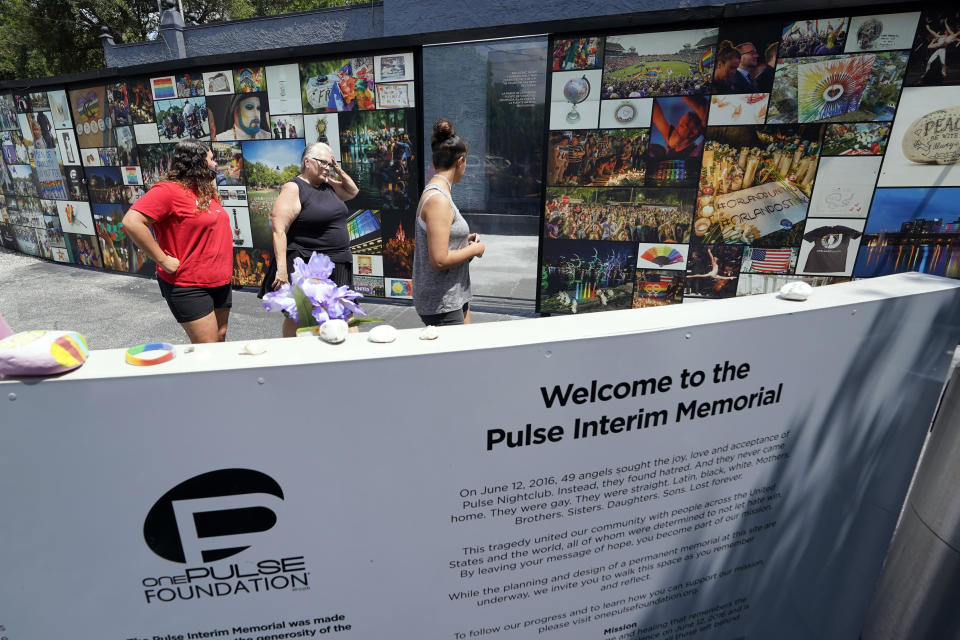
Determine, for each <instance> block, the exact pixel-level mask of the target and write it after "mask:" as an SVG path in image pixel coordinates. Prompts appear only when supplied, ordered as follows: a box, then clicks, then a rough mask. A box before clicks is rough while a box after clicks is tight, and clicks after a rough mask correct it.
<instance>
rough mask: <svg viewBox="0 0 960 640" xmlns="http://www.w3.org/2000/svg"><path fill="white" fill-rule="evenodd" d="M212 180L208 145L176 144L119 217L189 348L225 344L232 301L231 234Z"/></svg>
mask: <svg viewBox="0 0 960 640" xmlns="http://www.w3.org/2000/svg"><path fill="white" fill-rule="evenodd" d="M216 175H217V162H216V160H214V159H213V153H212V152H211V151H210V148H209V147H208V146H207V145H205V144H204V143H202V142H200V141H198V140H193V139H188V140H182V141H181V142H179V143H178V144H177V147H176V149H175V150H174V152H173V162H172V163H171V167H170V171H168V172H167V175H166V177H165V178H164V179H163V180H161V181H160V182H158V183H157V184H155V185H153V187H152V188H151V189H150V191H148V192H147V193H146V195H144V196H142V197H141V198H139V199H138V200H137V201H136V202H134V203H133V206H132V207H131V208H130V210H129V211H127V213H126V215H125V216H124V217H123V228H124V230H125V231H126V232H127V234H128V235H129V236H130V238H131V239H132V240H133V242H134V243H135V244H136V245H137V246H138V247H140V249H142V250H143V251H144V252H145V253H146V254H147V255H148V256H150V258H152V259H153V261H154V262H156V263H157V279H158V282H159V284H160V293H161V294H162V295H163V297H164V299H165V300H166V301H167V306H169V307H170V311H172V312H173V317H174V318H176V320H177V322H179V323H180V326H181V327H183V329H184V331H186V332H187V337H188V338H190V342H193V343H199V342H223V341H224V340H225V339H226V336H227V317H228V316H229V315H230V306H231V304H232V299H231V291H230V277H231V275H232V268H233V234H232V232H231V230H230V219H229V216H228V215H227V212H226V211H224V209H223V207H222V206H220V195H219V194H218V193H217V189H216V186H215V185H214V178H215V177H216ZM151 227H152V228H153V234H151V233H150V228H151ZM154 236H156V239H154Z"/></svg>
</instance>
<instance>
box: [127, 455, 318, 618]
mask: <svg viewBox="0 0 960 640" xmlns="http://www.w3.org/2000/svg"><path fill="white" fill-rule="evenodd" d="M283 499H284V496H283V489H282V488H281V487H280V485H279V484H278V483H277V481H276V480H274V479H273V478H271V477H270V476H268V475H267V474H265V473H262V472H260V471H254V470H252V469H219V470H217V471H210V472H208V473H204V474H201V475H199V476H194V477H193V478H190V479H189V480H185V481H184V482H181V483H180V484H178V485H177V486H175V487H173V488H172V489H170V490H169V491H167V492H166V493H165V494H163V496H161V497H160V499H159V500H157V501H156V502H155V503H154V505H153V507H151V508H150V511H149V512H148V513H147V517H146V519H145V520H144V523H143V539H144V541H145V542H146V543H147V546H148V547H150V549H151V550H152V551H153V552H154V553H155V554H157V555H158V556H160V557H161V558H163V559H164V560H168V561H169V562H173V563H177V564H181V565H186V566H185V568H184V569H183V570H182V571H181V572H178V573H176V574H173V575H161V576H151V577H147V578H144V579H143V580H141V585H142V586H143V587H144V596H145V597H146V600H147V602H148V603H153V602H173V601H179V600H193V599H201V598H208V597H222V596H229V595H236V594H242V593H259V592H264V591H271V590H273V591H276V590H285V589H289V590H299V589H307V588H309V583H308V578H307V576H308V572H307V571H306V561H305V560H304V557H303V556H302V555H290V556H287V555H285V554H284V556H283V557H275V558H267V559H262V560H258V561H249V560H247V561H235V562H232V563H227V564H225V563H222V562H218V561H220V560H224V559H226V558H230V557H231V556H235V555H237V554H239V553H241V552H243V551H246V550H247V549H250V548H252V547H255V546H256V544H257V542H258V541H261V540H263V536H266V535H269V533H268V532H269V531H270V530H271V529H272V528H273V527H274V525H276V524H277V511H279V510H280V508H279V507H280V506H282V503H283Z"/></svg>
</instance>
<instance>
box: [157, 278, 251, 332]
mask: <svg viewBox="0 0 960 640" xmlns="http://www.w3.org/2000/svg"><path fill="white" fill-rule="evenodd" d="M157 282H159V283H160V294H161V295H162V296H163V299H164V300H166V301H167V306H168V307H170V312H171V313H173V317H174V318H176V320H177V322H180V323H184V322H191V321H193V320H199V319H200V318H202V317H204V316H206V315H208V314H209V313H211V312H212V311H213V310H214V309H229V308H230V307H231V306H233V291H232V290H231V289H230V285H229V284H225V285H223V286H222V287H178V286H177V285H174V284H170V283H169V282H167V281H166V280H162V279H160V278H157Z"/></svg>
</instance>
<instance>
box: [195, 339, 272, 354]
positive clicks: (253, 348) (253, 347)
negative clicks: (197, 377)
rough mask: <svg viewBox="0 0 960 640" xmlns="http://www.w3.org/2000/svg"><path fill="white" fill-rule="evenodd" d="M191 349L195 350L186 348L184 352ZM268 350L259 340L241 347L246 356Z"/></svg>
mask: <svg viewBox="0 0 960 640" xmlns="http://www.w3.org/2000/svg"><path fill="white" fill-rule="evenodd" d="M191 351H193V349H190V350H189V351H187V350H186V349H184V353H190V352H191ZM266 352H267V348H266V347H265V346H263V345H262V344H260V343H259V342H248V343H246V344H245V345H243V346H242V347H240V353H241V355H245V356H259V355H260V354H262V353H266Z"/></svg>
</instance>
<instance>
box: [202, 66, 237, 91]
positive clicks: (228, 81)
mask: <svg viewBox="0 0 960 640" xmlns="http://www.w3.org/2000/svg"><path fill="white" fill-rule="evenodd" d="M203 91H204V93H205V94H206V95H208V96H216V95H220V94H223V93H233V71H231V70H230V69H224V70H223V71H210V72H208V73H204V74H203Z"/></svg>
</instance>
